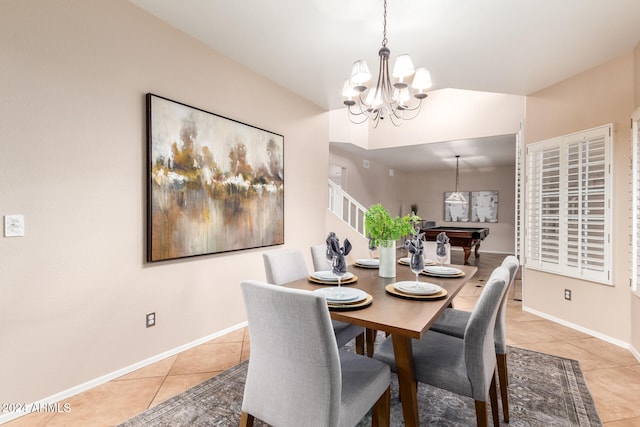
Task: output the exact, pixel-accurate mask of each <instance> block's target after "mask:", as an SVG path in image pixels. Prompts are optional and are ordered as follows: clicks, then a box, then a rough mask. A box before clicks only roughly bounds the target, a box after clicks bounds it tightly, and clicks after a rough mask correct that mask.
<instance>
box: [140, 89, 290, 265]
mask: <svg viewBox="0 0 640 427" xmlns="http://www.w3.org/2000/svg"><path fill="white" fill-rule="evenodd" d="M283 243H284V137H283V136H282V135H279V134H277V133H273V132H270V131H267V130H264V129H260V128H257V127H255V126H251V125H248V124H245V123H241V122H238V121H236V120H233V119H229V118H226V117H222V116H219V115H217V114H214V113H210V112H208V111H204V110H201V109H199V108H195V107H191V106H188V105H185V104H182V103H180V102H176V101H172V100H170V99H167V98H163V97H161V96H158V95H154V94H151V93H148V94H147V261H149V262H155V261H164V260H170V259H176V258H186V257H193V256H198V255H207V254H215V253H221V252H229V251H237V250H242V249H251V248H259V247H266V246H273V245H281V244H283Z"/></svg>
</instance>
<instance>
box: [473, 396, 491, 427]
mask: <svg viewBox="0 0 640 427" xmlns="http://www.w3.org/2000/svg"><path fill="white" fill-rule="evenodd" d="M476 424H477V425H478V427H488V425H489V421H488V420H487V402H483V401H482V400H476Z"/></svg>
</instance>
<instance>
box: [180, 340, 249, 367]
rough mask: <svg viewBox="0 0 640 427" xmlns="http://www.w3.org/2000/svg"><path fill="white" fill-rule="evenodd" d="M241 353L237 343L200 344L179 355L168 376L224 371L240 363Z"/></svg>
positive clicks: (240, 347)
mask: <svg viewBox="0 0 640 427" xmlns="http://www.w3.org/2000/svg"><path fill="white" fill-rule="evenodd" d="M241 352H242V346H241V345H238V343H222V344H202V345H200V346H198V347H195V348H192V349H190V350H187V351H185V352H183V353H180V354H179V355H178V358H177V359H176V361H175V363H174V364H173V367H172V368H171V371H169V374H170V375H179V374H187V373H196V372H218V371H224V370H225V369H229V368H230V367H232V366H235V365H237V364H238V363H239V362H240V356H241Z"/></svg>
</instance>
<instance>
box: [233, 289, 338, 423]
mask: <svg viewBox="0 0 640 427" xmlns="http://www.w3.org/2000/svg"><path fill="white" fill-rule="evenodd" d="M240 286H241V288H242V294H243V297H244V303H245V307H246V310H247V319H248V323H249V335H250V340H251V357H250V359H249V368H248V372H247V380H246V383H245V390H244V399H243V402H242V411H243V412H248V413H250V414H252V415H253V416H255V417H257V418H259V419H261V420H262V421H265V422H267V423H269V424H271V425H276V426H292V425H299V424H300V422H301V420H313V424H314V425H324V426H334V425H338V420H339V416H340V393H341V389H342V379H341V367H340V358H339V354H338V346H337V344H336V338H335V335H334V333H333V327H332V326H331V319H330V316H329V310H328V308H327V303H326V300H325V299H324V297H322V296H319V295H316V294H314V293H313V292H310V291H302V290H298V289H291V288H285V287H281V286H272V285H269V284H266V283H260V282H256V281H252V280H247V281H243V282H242V283H241V285H240Z"/></svg>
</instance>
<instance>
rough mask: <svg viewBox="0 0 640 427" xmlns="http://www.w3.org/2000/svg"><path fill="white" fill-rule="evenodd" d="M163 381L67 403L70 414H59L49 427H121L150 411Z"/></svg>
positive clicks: (135, 383) (105, 388) (104, 388)
mask: <svg viewBox="0 0 640 427" xmlns="http://www.w3.org/2000/svg"><path fill="white" fill-rule="evenodd" d="M163 380H164V378H162V377H154V378H140V379H133V380H126V381H111V382H108V383H106V384H103V385H101V386H98V387H95V388H93V389H91V390H89V391H87V392H85V393H82V394H79V395H77V396H74V397H72V398H71V399H69V400H68V401H66V402H68V403H69V404H70V412H68V413H59V414H56V415H55V416H54V417H53V419H52V420H51V421H50V422H49V423H47V427H58V426H83V427H94V426H113V425H117V424H119V423H121V422H123V421H125V420H127V419H129V418H131V417H133V416H134V415H136V414H138V413H140V412H142V411H144V410H145V409H147V407H148V406H149V404H150V403H151V401H152V399H153V397H154V396H155V395H156V392H157V390H158V388H159V387H160V384H161V383H162V381H163ZM66 402H64V403H66Z"/></svg>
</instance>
